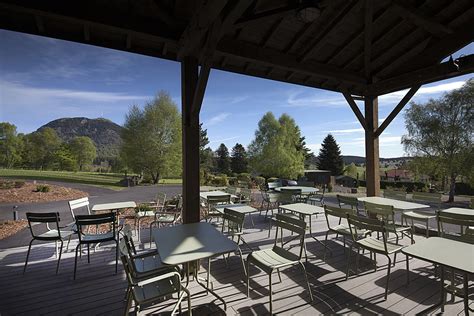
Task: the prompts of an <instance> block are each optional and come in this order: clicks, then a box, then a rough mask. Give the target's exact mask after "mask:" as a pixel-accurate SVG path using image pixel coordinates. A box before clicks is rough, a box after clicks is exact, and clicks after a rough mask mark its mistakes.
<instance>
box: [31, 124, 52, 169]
mask: <svg viewBox="0 0 474 316" xmlns="http://www.w3.org/2000/svg"><path fill="white" fill-rule="evenodd" d="M60 145H61V139H60V138H59V137H58V135H57V134H56V132H55V131H54V129H52V128H49V127H46V128H43V129H42V130H40V131H37V132H34V133H31V134H28V135H26V136H25V141H24V152H23V159H24V162H25V164H26V165H28V166H31V167H34V168H36V169H48V168H50V167H51V166H52V165H53V163H54V160H55V153H56V151H57V149H58V148H59V146H60Z"/></svg>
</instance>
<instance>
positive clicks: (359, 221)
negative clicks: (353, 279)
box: [346, 214, 410, 300]
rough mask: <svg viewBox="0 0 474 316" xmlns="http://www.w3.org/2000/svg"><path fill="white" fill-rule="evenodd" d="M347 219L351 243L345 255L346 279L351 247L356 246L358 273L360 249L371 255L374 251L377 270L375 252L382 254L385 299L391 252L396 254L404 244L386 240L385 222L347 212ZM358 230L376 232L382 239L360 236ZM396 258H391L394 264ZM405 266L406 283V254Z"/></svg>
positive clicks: (357, 271) (407, 266)
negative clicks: (385, 259)
mask: <svg viewBox="0 0 474 316" xmlns="http://www.w3.org/2000/svg"><path fill="white" fill-rule="evenodd" d="M347 221H348V223H349V229H350V231H351V235H352V240H353V243H352V244H351V245H350V248H349V254H348V256H347V269H346V280H347V279H348V278H349V267H350V258H351V253H352V247H354V246H355V247H357V258H356V274H357V275H358V274H359V255H360V249H366V250H368V251H370V253H371V255H372V253H374V266H375V271H377V261H376V254H377V253H378V254H383V255H385V256H386V257H387V259H388V265H387V282H386V285H385V295H384V298H385V300H386V299H387V294H388V282H389V280H390V268H391V266H392V260H391V258H390V255H391V254H394V255H396V254H397V253H398V252H400V251H401V250H402V249H403V248H404V247H405V246H401V245H397V244H394V243H391V242H388V241H387V238H388V236H387V233H388V230H387V226H386V225H385V222H384V221H383V220H382V221H381V220H379V219H376V218H366V217H361V216H356V215H351V214H347ZM360 230H364V231H371V232H377V233H381V234H382V240H380V239H376V238H374V237H372V236H368V237H362V238H361V236H363V234H361V231H360ZM395 262H396V258H394V260H393V264H394V265H395ZM406 268H407V284H408V283H409V282H410V279H409V271H410V269H409V268H410V267H409V261H408V256H406Z"/></svg>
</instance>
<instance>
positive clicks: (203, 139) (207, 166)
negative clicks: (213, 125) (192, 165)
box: [199, 123, 215, 172]
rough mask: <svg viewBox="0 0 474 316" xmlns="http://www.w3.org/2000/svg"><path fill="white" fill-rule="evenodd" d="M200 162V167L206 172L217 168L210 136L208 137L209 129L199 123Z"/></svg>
mask: <svg viewBox="0 0 474 316" xmlns="http://www.w3.org/2000/svg"><path fill="white" fill-rule="evenodd" d="M199 136H200V137H199V163H200V168H201V169H202V170H204V171H205V172H209V171H211V170H213V169H214V168H215V161H214V152H213V151H212V149H211V147H208V145H209V138H208V137H207V129H204V128H203V127H202V123H201V124H199Z"/></svg>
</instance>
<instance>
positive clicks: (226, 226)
mask: <svg viewBox="0 0 474 316" xmlns="http://www.w3.org/2000/svg"><path fill="white" fill-rule="evenodd" d="M244 220H245V214H242V213H239V212H236V211H233V210H230V209H228V208H224V215H223V223H222V233H223V234H226V235H227V236H229V237H231V238H232V240H234V238H235V237H237V251H238V252H239V256H240V260H241V261H242V267H243V269H244V275H247V271H246V270H245V263H244V258H243V256H242V249H241V248H240V242H242V243H243V244H244V245H246V246H247V247H248V248H249V249H250V250H252V248H251V247H250V246H249V244H247V242H246V241H245V239H244V238H243V234H244V232H243V227H244ZM224 260H226V263H227V259H226V257H225V255H224ZM209 268H210V266H209Z"/></svg>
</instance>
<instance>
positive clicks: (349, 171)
mask: <svg viewBox="0 0 474 316" xmlns="http://www.w3.org/2000/svg"><path fill="white" fill-rule="evenodd" d="M344 174H345V175H347V176H350V177H353V178H354V179H357V178H358V169H357V166H356V165H355V163H351V164H350V165H348V166H346V167H345V168H344Z"/></svg>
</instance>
